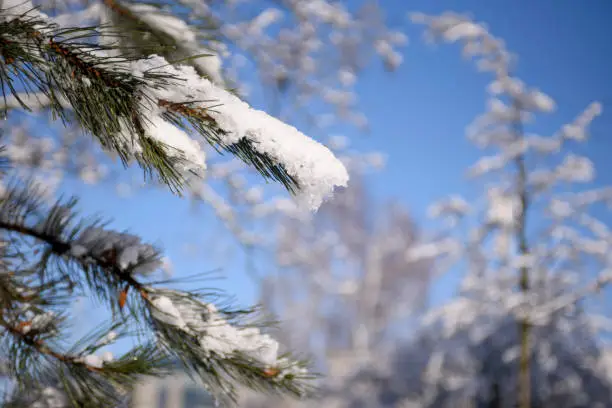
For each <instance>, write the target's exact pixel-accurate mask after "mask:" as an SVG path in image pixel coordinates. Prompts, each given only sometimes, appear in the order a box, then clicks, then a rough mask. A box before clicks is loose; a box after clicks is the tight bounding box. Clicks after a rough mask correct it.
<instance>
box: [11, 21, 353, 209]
mask: <svg viewBox="0 0 612 408" xmlns="http://www.w3.org/2000/svg"><path fill="white" fill-rule="evenodd" d="M37 16H38V17H37V18H38V19H40V21H39V20H36V21H29V20H28V21H27V22H25V23H23V24H24V25H25V26H24V27H22V28H21V29H20V30H16V29H17V28H18V27H13V26H12V25H11V24H12V23H11V21H9V22H8V23H5V27H4V28H5V31H6V35H7V36H8V37H9V38H11V40H10V41H9V44H13V43H15V46H12V48H10V50H9V51H6V52H5V53H4V54H5V58H10V59H11V63H14V64H20V65H25V64H27V63H28V62H27V61H34V68H35V72H36V69H38V70H39V72H38V75H34V80H32V77H31V76H24V75H23V74H22V75H21V78H20V79H21V80H24V81H25V82H26V83H28V82H30V83H32V87H33V88H34V90H39V91H40V92H42V93H43V94H44V96H46V97H47V98H48V99H49V101H50V102H51V105H52V108H53V109H54V110H56V111H57V112H59V113H60V114H62V117H63V118H64V119H66V120H67V119H68V116H66V115H65V114H63V111H64V107H65V105H66V102H68V103H69V104H70V105H71V106H72V107H73V109H74V112H75V114H76V116H77V118H78V119H79V122H80V124H81V125H82V126H83V127H84V128H86V129H87V130H89V131H90V132H92V133H93V134H95V135H96V136H98V137H99V138H100V141H101V142H102V144H103V146H105V147H106V148H108V149H110V150H113V151H114V152H115V153H118V154H119V155H120V156H121V157H122V159H123V160H124V161H129V160H130V159H131V158H137V159H138V160H139V162H140V163H141V165H142V166H143V167H145V169H147V168H151V167H154V168H155V169H156V170H157V171H158V172H159V173H160V174H161V175H162V176H163V177H164V180H166V181H168V182H170V181H173V180H174V181H175V182H176V181H177V179H180V178H185V177H188V175H189V173H194V172H195V173H198V172H199V171H201V170H203V169H204V168H205V161H204V154H203V151H202V150H201V148H200V145H199V143H198V142H197V141H196V140H193V139H192V138H191V137H190V136H189V135H188V134H187V133H186V132H185V130H186V129H185V126H184V120H187V122H188V123H189V124H190V125H191V127H192V128H193V129H194V130H196V131H197V132H198V133H199V134H200V135H201V136H204V138H205V139H206V141H207V142H208V143H209V144H211V145H212V146H213V147H215V148H216V149H218V150H225V151H228V152H230V153H232V154H234V155H235V156H237V157H239V158H240V159H241V160H243V161H245V162H246V163H247V164H250V165H251V166H253V167H255V168H256V169H257V170H258V171H259V172H260V173H261V174H262V175H263V176H264V177H267V178H272V179H275V180H277V181H280V182H281V183H283V184H284V185H285V186H286V187H287V188H288V189H289V190H290V191H291V192H294V193H296V195H297V196H298V197H299V199H300V200H299V201H300V202H301V203H302V204H303V205H304V206H305V207H307V208H308V209H311V210H316V209H317V208H318V207H319V205H320V204H321V203H322V202H323V201H324V200H325V199H326V198H327V197H328V196H329V195H330V194H331V193H332V192H333V190H334V188H335V187H336V186H345V185H346V183H347V181H348V173H347V171H346V169H345V168H344V166H343V165H342V163H341V162H340V161H339V160H337V159H336V158H335V157H334V155H333V154H332V153H331V151H329V149H327V148H326V147H324V146H322V145H320V144H319V143H317V142H315V141H314V140H312V139H310V138H308V137H307V136H305V135H304V134H302V133H301V132H299V131H298V130H297V129H295V128H294V127H292V126H289V125H286V124H284V123H283V122H281V121H279V120H277V119H275V118H272V117H270V116H268V115H267V114H265V113H264V112H261V111H257V110H254V109H252V108H250V107H249V106H248V105H247V104H246V103H245V102H243V101H241V100H240V99H238V98H237V97H236V96H234V95H232V94H230V93H229V92H227V91H225V90H223V89H221V88H219V87H217V86H216V85H214V84H213V83H212V82H210V81H208V80H207V79H204V78H202V77H201V76H200V75H198V74H197V73H196V71H195V69H194V68H193V67H187V66H178V67H175V66H172V65H171V64H170V63H169V62H168V61H166V60H165V59H164V58H163V57H159V56H155V55H154V56H151V57H150V58H146V59H141V60H135V61H134V60H131V59H126V58H120V57H111V56H109V53H108V52H107V50H106V48H104V47H96V46H83V45H82V44H79V43H75V42H73V41H71V40H70V38H68V39H61V37H58V36H61V35H62V31H59V32H58V31H57V28H56V27H54V26H53V25H49V26H48V27H47V28H46V29H44V30H43V29H37V27H39V26H40V25H44V24H46V23H45V18H44V17H43V16H42V15H39V14H37ZM22 18H23V17H22ZM12 21H13V22H14V24H21V21H20V20H19V19H16V20H12ZM14 24H13V25H14ZM80 35H82V36H91V35H93V32H92V33H89V32H85V33H80ZM32 46H34V50H35V53H38V54H41V55H43V56H45V57H44V58H43V59H38V60H37V59H33V58H34V57H33V56H32V55H30V54H31V53H32V51H31V48H32ZM7 52H10V53H9V54H7ZM7 55H8V57H7ZM58 66H59V67H61V69H59V70H58V69H56V67H58ZM50 69H52V70H53V71H52V72H53V73H54V74H53V76H51V77H50V78H51V80H49V76H48V75H45V74H44V73H45V72H47V71H49V70H50ZM0 79H1V80H2V81H3V83H5V82H6V83H12V82H13V81H14V78H13V77H12V76H8V77H4V76H0ZM11 90H12V92H11V93H12V94H13V96H14V97H15V98H17V96H18V95H17V94H16V92H15V91H14V88H13V87H11ZM100 95H105V97H104V98H102V97H100ZM18 102H20V104H21V105H22V106H23V107H25V108H28V107H27V105H26V104H25V103H24V102H23V101H18ZM111 107H112V108H111ZM179 182H180V181H179Z"/></svg>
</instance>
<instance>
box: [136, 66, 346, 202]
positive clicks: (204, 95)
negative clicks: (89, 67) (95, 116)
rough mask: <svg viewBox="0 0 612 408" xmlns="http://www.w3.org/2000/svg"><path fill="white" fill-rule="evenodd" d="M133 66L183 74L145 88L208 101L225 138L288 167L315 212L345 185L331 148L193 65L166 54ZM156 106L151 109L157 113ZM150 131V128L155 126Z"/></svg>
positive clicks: (176, 98)
mask: <svg viewBox="0 0 612 408" xmlns="http://www.w3.org/2000/svg"><path fill="white" fill-rule="evenodd" d="M132 70H133V72H134V73H135V74H136V75H142V72H144V71H147V70H154V71H157V72H164V73H168V74H171V75H174V76H176V77H178V78H181V80H176V81H174V82H173V84H172V86H166V87H164V88H159V89H147V90H146V92H147V93H148V94H149V96H151V97H152V99H153V100H157V101H159V100H165V101H169V102H188V101H210V102H209V103H207V104H200V106H201V107H202V108H207V107H212V106H214V108H210V109H209V110H207V113H208V114H209V115H210V116H211V117H212V118H213V119H214V120H215V121H216V122H217V124H218V126H219V127H220V128H221V129H223V130H224V131H225V133H226V135H225V136H223V139H224V142H225V143H227V144H233V143H236V142H238V141H240V140H241V139H247V140H251V141H252V142H253V145H254V148H255V149H256V150H257V151H258V152H259V153H262V154H267V155H269V156H270V157H272V158H273V159H274V160H275V161H277V162H278V163H280V164H282V165H284V166H285V168H286V169H287V172H288V173H289V174H291V175H292V176H293V177H295V178H296V180H297V181H298V183H299V185H300V191H299V192H298V194H297V196H298V201H299V202H300V203H301V204H302V205H304V206H305V207H307V208H309V209H311V210H316V209H317V208H318V207H319V206H320V205H321V203H322V202H323V201H324V200H325V199H326V198H327V197H329V196H330V195H331V194H332V192H333V190H334V188H335V187H337V186H346V184H347V182H348V173H347V171H346V168H345V167H344V165H343V164H342V163H341V162H340V161H339V160H338V159H337V158H336V157H334V155H333V154H332V152H331V151H330V150H329V149H328V148H326V147H325V146H323V145H321V144H319V143H317V142H315V141H314V140H312V139H310V138H309V137H307V136H305V135H304V134H302V133H301V132H299V131H298V130H297V129H296V128H294V127H292V126H290V125H287V124H285V123H283V122H281V121H279V120H278V119H275V118H273V117H271V116H269V115H268V114H266V113H264V112H262V111H258V110H255V109H252V108H251V107H249V105H248V104H246V103H245V102H243V101H241V100H240V99H238V98H237V97H236V96H234V95H232V94H230V93H228V92H227V91H225V90H223V89H221V88H219V87H217V86H215V85H214V84H213V83H212V82H210V81H208V80H207V79H204V78H201V77H199V76H198V75H197V74H196V72H195V70H194V69H193V67H187V66H178V67H175V66H172V65H169V64H168V63H167V61H166V60H165V59H164V58H162V57H159V56H152V57H151V58H149V59H146V60H141V61H137V62H134V63H133V66H132ZM155 109H156V108H155V107H150V110H151V111H152V112H153V116H155ZM161 112H162V111H161V109H158V114H159V113H161ZM149 130H151V131H152V129H151V127H149ZM152 133H154V132H152ZM152 137H155V138H156V139H161V138H162V137H163V136H159V135H155V134H153V135H152Z"/></svg>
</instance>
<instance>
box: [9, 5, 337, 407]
mask: <svg viewBox="0 0 612 408" xmlns="http://www.w3.org/2000/svg"><path fill="white" fill-rule="evenodd" d="M104 4H105V5H106V6H107V7H109V8H111V9H112V10H113V11H115V12H119V13H127V14H128V17H132V18H134V19H137V18H139V17H140V16H139V15H138V14H137V13H134V11H133V10H131V11H130V10H129V9H123V8H122V3H121V2H115V1H105V2H104ZM89 11H91V10H89ZM128 20H129V18H128ZM134 24H136V26H137V27H141V25H142V22H134ZM141 28H142V27H141ZM153 31H154V30H151V29H149V30H148V31H146V33H143V32H142V31H141V32H138V30H135V31H134V33H133V34H134V36H135V37H131V38H129V41H127V39H126V37H124V36H120V35H118V34H117V33H116V32H113V31H112V30H110V29H108V27H106V26H102V27H99V26H98V27H86V26H77V27H66V26H65V25H63V24H61V25H60V24H58V23H57V22H56V21H54V20H53V19H52V18H50V17H49V16H47V15H45V14H43V13H41V12H40V11H39V10H37V9H35V8H33V6H32V4H31V3H30V2H29V1H22V0H4V1H2V2H0V54H1V56H0V85H1V86H2V92H3V98H4V102H5V104H4V106H5V111H4V112H3V113H4V115H5V117H7V118H8V119H9V120H10V118H11V115H12V113H13V110H12V109H9V108H14V107H19V108H21V109H23V110H31V109H32V108H36V107H40V106H44V108H45V109H47V110H49V111H50V112H52V114H53V115H54V117H55V118H57V119H59V120H60V121H61V122H62V123H63V124H65V125H66V126H76V127H78V128H79V129H81V130H82V131H83V132H84V133H85V135H89V136H90V137H92V138H93V140H95V141H97V143H99V144H100V146H101V147H102V148H103V149H104V150H105V151H106V152H107V153H108V154H109V155H111V156H114V157H118V158H119V159H120V160H121V161H122V162H123V163H124V164H125V165H128V164H130V163H134V162H135V163H137V164H138V165H139V166H140V167H141V168H142V170H143V172H144V174H145V176H147V177H148V178H149V179H156V180H158V181H159V182H161V183H163V184H164V185H166V186H167V187H168V188H169V189H170V190H172V191H173V192H175V193H178V194H180V193H181V192H183V191H184V190H185V189H186V188H188V187H190V186H192V185H193V184H194V183H196V182H197V181H198V180H199V177H200V176H201V175H202V174H203V173H205V172H206V162H205V158H204V152H203V150H202V148H201V144H200V143H198V141H197V139H195V138H196V137H197V138H199V140H200V141H203V142H205V143H206V144H208V145H210V146H212V147H213V148H214V149H215V150H217V151H219V152H228V153H230V154H231V155H234V156H236V157H237V158H239V159H240V160H242V161H243V162H244V163H246V164H247V165H249V166H251V167H253V168H254V169H256V170H257V171H258V172H259V173H260V174H261V175H262V176H263V177H264V178H266V179H271V180H274V181H277V182H279V183H281V184H282V185H283V186H285V187H286V189H287V190H289V191H290V192H291V193H293V194H294V195H295V196H296V199H297V200H298V201H299V202H300V203H302V205H303V206H304V207H306V208H308V209H311V210H315V209H316V208H317V207H318V206H319V205H320V204H321V203H322V201H323V200H324V199H325V198H326V197H327V196H329V195H330V194H331V192H332V191H333V189H334V187H336V186H343V185H345V184H346V182H347V179H348V175H347V172H346V170H345V168H344V166H343V165H342V164H341V163H340V162H339V161H338V160H337V159H336V158H335V157H334V156H333V154H332V153H331V152H330V151H329V150H328V149H327V148H325V147H323V146H322V145H319V144H318V143H316V142H314V141H313V140H311V139H309V138H308V137H306V136H305V135H303V134H302V133H300V132H299V131H298V130H297V129H295V128H293V127H291V126H289V125H286V124H284V123H282V122H280V121H278V120H276V119H274V118H272V117H270V116H268V115H266V114H265V113H263V112H260V111H256V110H254V109H251V108H250V107H249V106H248V105H247V104H246V103H245V102H243V101H241V100H240V99H239V98H238V97H237V96H235V95H234V94H232V93H231V92H228V91H226V90H225V89H223V88H222V84H219V81H218V78H215V77H214V75H213V73H214V71H210V72H209V71H207V70H206V67H204V66H202V65H197V64H194V63H193V60H192V61H191V62H192V64H191V66H189V65H180V64H179V63H180V62H185V61H184V59H185V58H186V57H190V56H192V55H190V54H192V51H193V50H192V49H191V48H189V47H187V48H185V49H179V48H176V47H173V48H172V52H164V49H163V45H165V44H166V42H164V38H165V37H164V35H163V33H157V34H159V35H158V36H155V34H156V33H155V32H153ZM152 35H153V39H151V36H152ZM134 42H144V43H142V44H141V46H140V47H138V48H134V47H131V46H129V45H128V44H132V43H134ZM147 44H151V46H152V47H153V48H151V49H149V48H148V46H147ZM160 45H161V46H162V47H161V49H160V48H159V47H158V46H160ZM136 49H137V51H135V50H136ZM154 53H155V55H152V54H154ZM177 58H178V59H182V60H183V61H177V60H176V59H177ZM9 147H10V146H9ZM2 177H3V180H2V184H3V185H5V186H6V187H5V191H3V192H2V196H1V198H0V230H1V231H2V232H1V233H2V246H1V250H2V258H1V261H2V262H1V263H0V268H1V271H0V292H1V296H0V301H1V302H2V304H1V305H0V325H1V326H2V332H1V345H2V346H1V347H2V350H3V353H2V354H3V357H5V358H6V360H7V361H6V368H7V370H6V371H7V373H8V374H9V375H10V376H11V377H12V378H14V379H15V380H16V386H15V388H14V400H13V401H12V402H11V401H9V402H7V405H8V406H11V404H12V403H14V404H17V405H18V406H19V405H20V404H21V406H23V405H25V406H40V407H44V406H54V407H64V406H66V407H67V406H74V407H77V406H80V407H111V406H117V405H119V404H121V402H122V401H123V398H124V397H125V394H126V393H127V392H129V389H130V387H131V386H132V385H133V384H134V383H135V381H137V380H138V379H139V378H140V376H143V375H164V374H166V373H168V370H169V368H170V367H171V366H172V365H173V364H174V362H175V361H177V360H178V361H180V362H181V363H182V364H183V365H184V367H185V368H186V369H187V370H188V371H189V372H190V373H191V374H193V375H194V376H198V377H200V378H201V379H202V380H203V382H204V383H205V384H206V385H207V386H208V387H209V388H210V391H211V392H213V393H214V394H215V395H216V396H217V397H218V398H219V399H220V400H221V401H224V402H228V403H231V402H232V401H234V398H235V396H236V387H237V386H238V385H247V386H249V387H251V388H253V389H255V390H259V391H268V392H273V393H285V394H286V393H288V394H292V395H295V396H303V395H304V394H305V393H306V392H307V391H309V384H310V383H309V381H308V380H309V379H311V378H312V376H311V375H310V374H308V372H307V371H306V370H305V364H306V363H305V362H304V361H301V360H298V359H296V358H294V357H293V356H291V355H281V356H279V355H278V344H277V343H276V342H275V341H274V340H273V339H271V338H270V337H269V336H268V335H266V334H262V332H261V330H260V329H261V327H262V325H263V324H264V323H266V322H265V321H262V319H261V316H260V315H259V314H258V312H257V310H256V309H248V310H240V309H235V308H233V307H231V305H227V304H226V303H227V302H224V298H223V297H222V296H220V295H219V294H218V293H217V292H211V291H198V290H194V291H190V292H183V291H179V290H175V289H172V288H171V286H170V284H171V283H172V282H170V281H168V280H161V279H158V278H156V277H155V272H156V271H158V270H159V269H160V268H161V267H162V253H161V251H160V250H159V249H158V248H155V247H154V246H152V245H149V244H147V243H144V242H142V240H141V238H140V237H138V236H135V235H132V234H129V233H125V232H118V231H114V230H112V229H110V228H108V226H107V223H105V222H104V221H103V220H100V219H91V218H86V217H82V216H80V215H79V211H78V203H77V199H76V198H68V199H59V200H55V201H53V202H49V201H50V200H49V197H48V195H46V194H45V189H44V188H43V187H41V186H40V185H39V184H38V183H36V182H33V181H32V180H22V179H20V178H19V177H17V176H13V175H12V174H11V169H10V168H7V169H5V173H4V174H3V176H2ZM79 295H85V296H90V297H92V298H94V299H96V301H98V302H100V303H101V304H104V305H106V306H107V307H108V309H109V310H110V311H111V312H112V315H113V317H112V320H111V321H110V322H109V323H108V324H107V325H104V326H103V327H100V328H99V330H97V331H96V332H94V333H90V334H89V335H87V336H86V337H84V338H83V339H81V340H80V341H79V342H77V343H76V344H66V342H65V341H64V340H63V335H65V333H66V332H67V331H68V330H69V319H70V316H69V314H68V313H67V312H66V308H67V305H68V304H69V303H70V302H71V301H72V300H73V299H74V298H75V297H76V296H79ZM124 337H135V338H137V339H138V344H137V345H136V346H135V347H134V348H133V349H132V350H130V351H128V352H127V353H125V354H124V355H122V356H118V357H116V358H114V357H113V356H111V355H109V354H108V353H105V354H102V355H100V353H99V352H100V350H101V349H102V348H103V347H104V346H106V345H108V344H109V343H112V342H115V341H117V340H118V339H121V338H124Z"/></svg>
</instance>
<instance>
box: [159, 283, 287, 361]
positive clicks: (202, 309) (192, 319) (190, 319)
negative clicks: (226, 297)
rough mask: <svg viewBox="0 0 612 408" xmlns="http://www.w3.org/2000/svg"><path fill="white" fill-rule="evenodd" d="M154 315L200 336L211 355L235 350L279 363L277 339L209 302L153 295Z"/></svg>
mask: <svg viewBox="0 0 612 408" xmlns="http://www.w3.org/2000/svg"><path fill="white" fill-rule="evenodd" d="M152 303H153V308H152V314H153V317H154V318H155V319H157V320H159V321H162V322H164V323H167V324H170V325H172V326H175V327H177V328H179V329H180V330H183V331H185V332H187V333H190V334H192V335H196V336H198V337H199V339H200V346H201V347H202V350H203V351H204V352H205V353H206V355H207V356H209V357H210V358H213V357H217V358H219V357H220V358H227V357H230V356H231V355H232V354H234V353H241V354H245V355H247V356H250V357H251V358H253V359H254V360H256V361H257V362H259V363H261V364H262V365H264V366H268V367H271V366H275V367H276V366H278V365H279V360H278V348H279V345H278V342H276V340H274V339H273V338H272V337H270V336H269V335H267V334H263V333H261V332H260V330H259V329H258V328H256V327H235V326H234V325H232V324H231V323H229V322H228V321H227V320H225V319H224V318H223V317H222V316H221V314H219V312H218V311H217V309H216V307H215V306H214V305H213V304H210V303H203V302H200V301H198V300H194V299H188V298H185V297H179V298H176V297H175V298H174V300H171V299H170V298H169V297H168V296H165V295H155V296H154V297H153V300H152Z"/></svg>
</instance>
